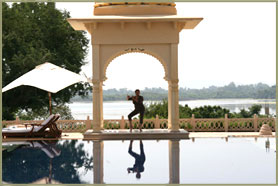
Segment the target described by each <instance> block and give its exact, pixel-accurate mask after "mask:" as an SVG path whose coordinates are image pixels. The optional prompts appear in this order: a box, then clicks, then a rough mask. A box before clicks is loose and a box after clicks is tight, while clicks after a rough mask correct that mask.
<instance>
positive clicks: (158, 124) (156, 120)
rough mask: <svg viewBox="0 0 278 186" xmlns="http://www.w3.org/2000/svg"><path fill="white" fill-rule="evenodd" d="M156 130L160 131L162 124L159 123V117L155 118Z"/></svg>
mask: <svg viewBox="0 0 278 186" xmlns="http://www.w3.org/2000/svg"><path fill="white" fill-rule="evenodd" d="M154 128H155V129H160V123H159V117H158V115H156V117H155V123H154Z"/></svg>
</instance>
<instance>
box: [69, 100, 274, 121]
mask: <svg viewBox="0 0 278 186" xmlns="http://www.w3.org/2000/svg"><path fill="white" fill-rule="evenodd" d="M144 103H146V104H150V103H151V101H144ZM265 103H268V104H269V112H270V114H272V115H275V114H276V103H275V100H274V99H266V100H265V99H210V100H190V101H180V102H179V104H181V105H185V104H187V105H188V106H189V107H190V108H195V107H200V106H204V105H211V106H213V105H219V106H221V107H223V108H227V109H229V110H230V112H239V111H240V109H248V108H249V107H251V106H252V105H253V104H260V105H262V110H261V114H264V113H265V109H264V107H265ZM69 107H70V109H71V111H72V115H73V117H74V118H75V119H86V118H87V116H90V118H92V112H93V111H92V110H93V105H92V103H91V102H74V103H71V104H69ZM133 109H134V106H133V104H132V102H130V101H107V102H103V117H104V119H120V118H121V117H122V116H124V117H125V118H127V115H128V114H129V113H130V112H131V111H132V110H133Z"/></svg>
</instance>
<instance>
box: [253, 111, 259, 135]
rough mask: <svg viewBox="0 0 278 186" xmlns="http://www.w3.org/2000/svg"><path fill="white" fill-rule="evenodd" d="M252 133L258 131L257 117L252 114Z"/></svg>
mask: <svg viewBox="0 0 278 186" xmlns="http://www.w3.org/2000/svg"><path fill="white" fill-rule="evenodd" d="M254 131H255V132H257V131H258V117H257V115H256V114H254Z"/></svg>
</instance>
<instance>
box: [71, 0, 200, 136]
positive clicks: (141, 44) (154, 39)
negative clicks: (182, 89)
mask: <svg viewBox="0 0 278 186" xmlns="http://www.w3.org/2000/svg"><path fill="white" fill-rule="evenodd" d="M202 20H203V18H201V17H195V18H192V17H191V18H189V17H181V16H178V15H177V11H176V8H175V3H166V4H165V3H146V2H144V3H139V2H138V3H132V2H127V3H124V4H122V3H97V4H96V5H95V6H94V15H93V16H92V17H90V18H69V19H68V22H69V23H70V24H71V26H72V27H73V28H74V29H75V30H86V31H88V32H89V33H90V35H91V44H92V52H93V55H92V57H93V58H92V61H93V65H92V76H93V78H92V83H93V133H99V132H101V131H102V130H103V90H102V86H103V81H105V80H106V69H107V67H108V65H109V63H110V62H111V61H112V60H113V59H114V58H116V57H118V56H120V55H123V54H125V53H129V52H141V53H145V54H148V55H151V56H153V57H155V58H156V59H158V61H160V63H161V64H162V66H163V68H164V71H165V78H164V79H165V80H166V81H167V82H168V129H169V130H170V131H171V132H179V86H178V82H179V78H178V44H179V33H180V31H182V30H183V29H194V28H195V27H196V26H197V25H198V24H199V23H200V22H201V21H202ZM146 68H147V67H146ZM89 133H90V132H88V135H89Z"/></svg>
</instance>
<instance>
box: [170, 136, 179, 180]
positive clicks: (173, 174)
mask: <svg viewBox="0 0 278 186" xmlns="http://www.w3.org/2000/svg"><path fill="white" fill-rule="evenodd" d="M169 183H170V184H179V183H180V142H179V140H169Z"/></svg>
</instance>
